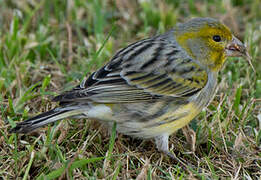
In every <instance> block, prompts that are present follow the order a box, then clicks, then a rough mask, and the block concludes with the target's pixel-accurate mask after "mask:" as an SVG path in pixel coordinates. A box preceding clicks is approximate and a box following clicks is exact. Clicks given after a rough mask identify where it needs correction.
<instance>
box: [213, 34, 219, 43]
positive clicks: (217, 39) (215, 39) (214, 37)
mask: <svg viewBox="0 0 261 180" xmlns="http://www.w3.org/2000/svg"><path fill="white" fill-rule="evenodd" d="M213 40H214V41H216V42H220V41H221V37H220V36H219V35H214V36H213Z"/></svg>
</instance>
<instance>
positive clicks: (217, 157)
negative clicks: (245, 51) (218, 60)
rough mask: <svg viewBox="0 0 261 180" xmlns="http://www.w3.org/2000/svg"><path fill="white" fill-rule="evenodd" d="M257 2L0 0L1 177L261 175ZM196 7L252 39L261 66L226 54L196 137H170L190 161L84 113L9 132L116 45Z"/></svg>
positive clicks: (260, 16)
mask: <svg viewBox="0 0 261 180" xmlns="http://www.w3.org/2000/svg"><path fill="white" fill-rule="evenodd" d="M260 9H261V5H260V2H259V0H247V1H229V0H228V1H212V2H210V3H206V1H194V0H190V1H187V2H186V1H184V2H182V3H181V2H176V3H173V2H172V1H170V0H166V1H157V2H156V1H149V0H146V1H141V0H140V1H127V0H115V1H111V0H106V1H101V0H99V1H80V0H76V1H73V0H67V1H59V0H54V1H46V0H42V1H29V0H20V1H12V0H10V1H0V90H1V96H0V102H1V104H0V108H1V113H2V116H1V119H0V177H2V178H4V179H22V178H23V179H36V178H38V179H104V178H106V179H107V178H108V179H135V178H137V179H220V178H221V179H260V178H261V170H260V169H261V73H260V72H261V63H260V60H261V51H260V49H261V12H260ZM198 16H203V17H206V16H207V17H214V18H218V19H220V20H222V21H224V22H225V23H227V25H228V26H229V27H230V28H231V29H232V30H233V32H235V34H236V35H237V36H238V37H239V38H241V39H243V40H244V42H245V43H246V44H247V46H248V47H249V53H250V55H251V56H252V57H253V60H252V63H253V64H254V66H255V69H256V73H254V72H253V71H252V69H251V67H250V66H249V64H248V63H247V62H246V61H244V60H241V59H240V60H238V59H230V60H228V62H227V63H226V67H224V69H223V70H222V72H221V73H220V78H219V82H220V83H219V91H218V94H217V96H216V97H215V99H214V101H213V102H212V103H211V104H210V106H209V107H208V108H207V109H205V111H203V112H202V113H201V114H200V115H199V116H198V117H197V118H196V119H195V120H194V121H192V122H191V123H190V128H191V129H192V130H194V132H195V135H194V136H192V137H194V138H196V140H197V141H194V139H193V138H192V139H190V140H188V141H187V140H186V138H187V139H189V137H191V136H190V135H191V133H188V132H190V131H191V130H190V129H187V131H184V132H187V133H185V135H184V134H182V132H181V131H178V132H177V134H176V135H173V136H172V137H171V139H170V147H171V150H172V151H173V152H174V153H175V154H176V156H178V157H179V158H180V159H182V160H183V161H185V162H186V163H188V164H191V165H193V166H194V169H193V170H191V169H190V170H187V171H185V170H183V169H182V168H181V167H180V166H179V164H175V163H173V161H172V160H171V159H169V158H168V157H166V156H164V155H162V154H161V153H159V152H157V150H156V147H155V145H154V143H153V141H142V140H139V139H133V138H130V137H128V136H124V135H121V134H118V135H117V136H109V135H108V134H107V132H105V131H104V128H103V126H101V125H100V124H98V123H97V122H92V121H88V120H72V119H70V120H67V121H61V122H58V123H56V124H55V125H54V126H48V127H45V128H42V129H40V130H39V131H36V132H34V133H31V134H29V135H16V134H9V133H8V129H9V128H10V127H11V126H14V124H15V122H18V121H22V120H25V119H27V118H28V117H29V116H32V115H35V114H38V113H40V112H43V111H46V110H48V109H51V108H52V107H54V106H55V105H56V104H55V103H52V102H50V100H49V99H50V97H52V96H53V95H55V94H57V93H59V92H61V91H64V90H68V89H70V88H71V87H73V86H74V85H76V84H78V83H79V82H80V80H81V79H83V78H84V77H85V75H86V74H90V72H91V71H93V70H95V69H97V68H98V67H100V66H102V65H103V64H104V63H105V62H107V61H108V60H109V59H110V57H111V56H112V55H113V53H115V52H116V50H117V49H119V48H121V47H124V46H126V45H127V44H128V43H130V42H134V41H136V40H139V39H142V38H146V37H149V36H151V35H154V34H158V33H162V32H165V31H166V30H168V29H170V28H171V27H172V26H174V25H175V24H176V23H177V22H183V21H185V20H187V19H190V18H192V17H198ZM110 33H111V34H110ZM109 35H110V37H109V39H108V40H107V41H105V40H106V38H107V37H108V36H109ZM104 42H106V43H105V44H104ZM100 50H101V51H100ZM113 132H115V131H113ZM112 134H113V133H112ZM192 135H193V133H192ZM174 145H175V146H174Z"/></svg>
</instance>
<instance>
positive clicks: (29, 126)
mask: <svg viewBox="0 0 261 180" xmlns="http://www.w3.org/2000/svg"><path fill="white" fill-rule="evenodd" d="M82 113H83V109H79V108H78V109H76V108H75V109H74V108H63V107H59V108H54V109H52V110H50V111H47V112H44V113H42V114H39V115H38V116H35V117H33V118H30V119H28V120H26V121H23V122H20V123H18V124H16V127H14V128H13V129H11V130H10V132H11V133H12V132H13V133H28V132H31V131H33V130H34V129H37V128H39V127H42V126H44V125H46V124H49V123H52V122H55V121H58V120H60V119H64V118H67V117H71V116H77V115H81V114H82Z"/></svg>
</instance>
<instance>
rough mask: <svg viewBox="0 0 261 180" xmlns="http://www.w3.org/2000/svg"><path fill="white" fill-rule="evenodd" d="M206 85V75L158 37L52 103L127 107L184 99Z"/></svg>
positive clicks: (117, 57)
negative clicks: (141, 103) (136, 103)
mask: <svg viewBox="0 0 261 180" xmlns="http://www.w3.org/2000/svg"><path fill="white" fill-rule="evenodd" d="M206 83H207V72H206V71H205V70H204V69H203V68H202V67H200V66H199V65H198V64H197V62H196V61H195V60H193V59H192V58H190V57H189V56H188V55H187V54H186V53H185V52H184V51H183V50H182V49H179V48H178V47H176V46H175V45H174V43H171V42H169V41H168V40H166V39H160V38H159V37H155V38H151V39H145V40H142V41H139V42H137V43H133V44H131V45H129V46H128V47H126V48H125V49H122V50H120V51H119V52H118V53H116V55H115V56H114V57H113V58H112V60H111V61H110V62H109V63H108V64H107V65H105V66H104V67H102V68H101V69H99V70H98V71H96V72H94V73H93V74H92V75H91V76H90V77H89V78H88V79H86V80H85V81H83V82H82V83H81V85H80V86H77V87H76V88H74V89H73V90H72V91H69V92H65V93H63V94H61V95H59V96H56V97H55V98H54V101H60V102H68V101H83V100H89V101H94V102H97V103H129V102H143V101H152V100H155V99H162V98H182V99H186V98H188V97H190V96H192V95H194V94H195V93H197V92H199V91H200V90H201V89H202V88H204V86H205V85H206Z"/></svg>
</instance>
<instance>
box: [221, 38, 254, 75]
mask: <svg viewBox="0 0 261 180" xmlns="http://www.w3.org/2000/svg"><path fill="white" fill-rule="evenodd" d="M225 53H226V55H227V56H228V57H243V58H245V59H247V61H248V63H249V64H250V66H251V67H252V69H253V70H254V71H255V69H254V67H253V65H252V63H251V56H249V54H248V52H247V49H246V46H245V45H244V44H243V43H242V42H241V41H240V40H239V39H237V38H236V37H235V36H233V38H232V40H231V41H230V43H228V45H227V46H226V48H225Z"/></svg>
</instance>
